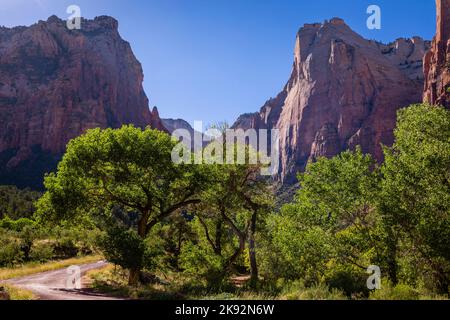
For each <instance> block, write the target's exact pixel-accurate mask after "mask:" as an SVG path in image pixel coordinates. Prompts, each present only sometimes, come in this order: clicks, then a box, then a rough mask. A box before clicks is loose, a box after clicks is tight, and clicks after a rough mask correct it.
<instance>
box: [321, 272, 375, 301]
mask: <svg viewBox="0 0 450 320" xmlns="http://www.w3.org/2000/svg"><path fill="white" fill-rule="evenodd" d="M358 271H359V270H355V268H352V267H350V266H336V267H332V268H330V270H329V271H328V272H327V274H326V276H325V283H326V284H327V285H328V286H329V287H330V288H331V289H337V290H340V291H343V292H344V293H345V295H346V296H347V297H349V298H352V297H357V298H359V297H368V296H369V289H368V288H367V284H366V281H367V274H366V273H365V272H358Z"/></svg>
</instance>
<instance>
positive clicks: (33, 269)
mask: <svg viewBox="0 0 450 320" xmlns="http://www.w3.org/2000/svg"><path fill="white" fill-rule="evenodd" d="M99 260H102V257H101V256H98V255H95V256H86V257H80V258H72V259H67V260H60V261H52V262H48V263H43V264H25V265H23V266H21V267H14V268H2V269H0V280H7V279H12V278H19V277H24V276H28V275H31V274H35V273H41V272H46V271H52V270H58V269H63V268H66V267H69V266H71V265H79V264H85V263H92V262H96V261H99Z"/></svg>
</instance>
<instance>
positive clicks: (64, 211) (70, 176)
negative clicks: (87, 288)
mask: <svg viewBox="0 0 450 320" xmlns="http://www.w3.org/2000/svg"><path fill="white" fill-rule="evenodd" d="M176 144H177V142H176V141H174V140H172V138H171V137H170V136H169V135H168V134H166V133H164V132H161V131H158V130H152V129H145V130H142V129H139V128H135V127H133V126H123V127H122V128H120V129H115V130H114V129H105V130H101V129H92V130H89V131H88V132H87V133H86V134H84V135H82V136H80V137H78V138H76V139H74V140H72V141H70V142H69V144H68V147H67V152H66V154H65V155H64V157H63V159H62V161H61V162H60V164H59V166H58V172H57V174H50V175H48V176H47V177H46V178H45V187H46V189H47V191H46V193H45V194H44V195H43V197H42V198H41V199H40V200H39V202H38V204H37V207H38V216H42V217H45V218H47V219H54V220H72V219H76V218H79V217H82V216H89V215H92V214H93V213H94V212H106V213H108V212H110V210H109V209H110V208H112V207H113V206H120V207H122V208H124V209H125V210H128V211H134V212H138V213H139V219H138V226H137V234H138V235H139V237H140V238H142V239H144V238H146V236H147V235H148V234H149V232H150V230H151V229H152V227H153V226H155V225H156V224H157V223H159V222H160V221H162V220H163V219H164V218H166V217H168V216H169V215H171V214H172V213H173V212H175V211H176V210H178V209H180V208H182V207H184V206H187V205H189V204H193V203H198V202H200V199H199V198H198V197H197V195H198V193H199V192H200V191H201V190H202V189H204V188H205V187H206V186H207V183H208V180H209V178H210V175H209V174H208V173H207V172H205V170H206V168H205V167H203V166H201V165H189V164H174V163H173V162H172V159H171V152H172V149H173V148H174V146H175V145H176ZM139 272H140V268H139V267H138V266H136V267H133V268H131V269H130V279H129V282H130V284H132V285H135V284H136V283H137V282H138V276H139Z"/></svg>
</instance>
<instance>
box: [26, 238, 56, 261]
mask: <svg viewBox="0 0 450 320" xmlns="http://www.w3.org/2000/svg"><path fill="white" fill-rule="evenodd" d="M53 255H54V253H53V246H52V244H51V243H48V242H43V243H37V244H35V245H34V246H33V247H32V248H31V251H30V260H31V261H36V262H47V261H49V260H51V259H52V258H53Z"/></svg>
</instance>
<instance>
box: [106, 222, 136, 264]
mask: <svg viewBox="0 0 450 320" xmlns="http://www.w3.org/2000/svg"><path fill="white" fill-rule="evenodd" d="M99 246H100V248H101V249H102V251H103V253H104V255H105V258H106V259H107V260H108V261H109V262H111V263H113V264H116V265H118V266H121V267H122V268H124V269H141V268H142V267H143V265H144V253H145V245H144V241H143V240H142V238H141V237H139V235H138V234H137V233H136V232H135V231H133V230H126V229H124V228H121V227H112V228H110V229H109V230H108V231H107V234H106V235H105V236H103V237H102V239H101V240H100V241H99Z"/></svg>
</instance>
